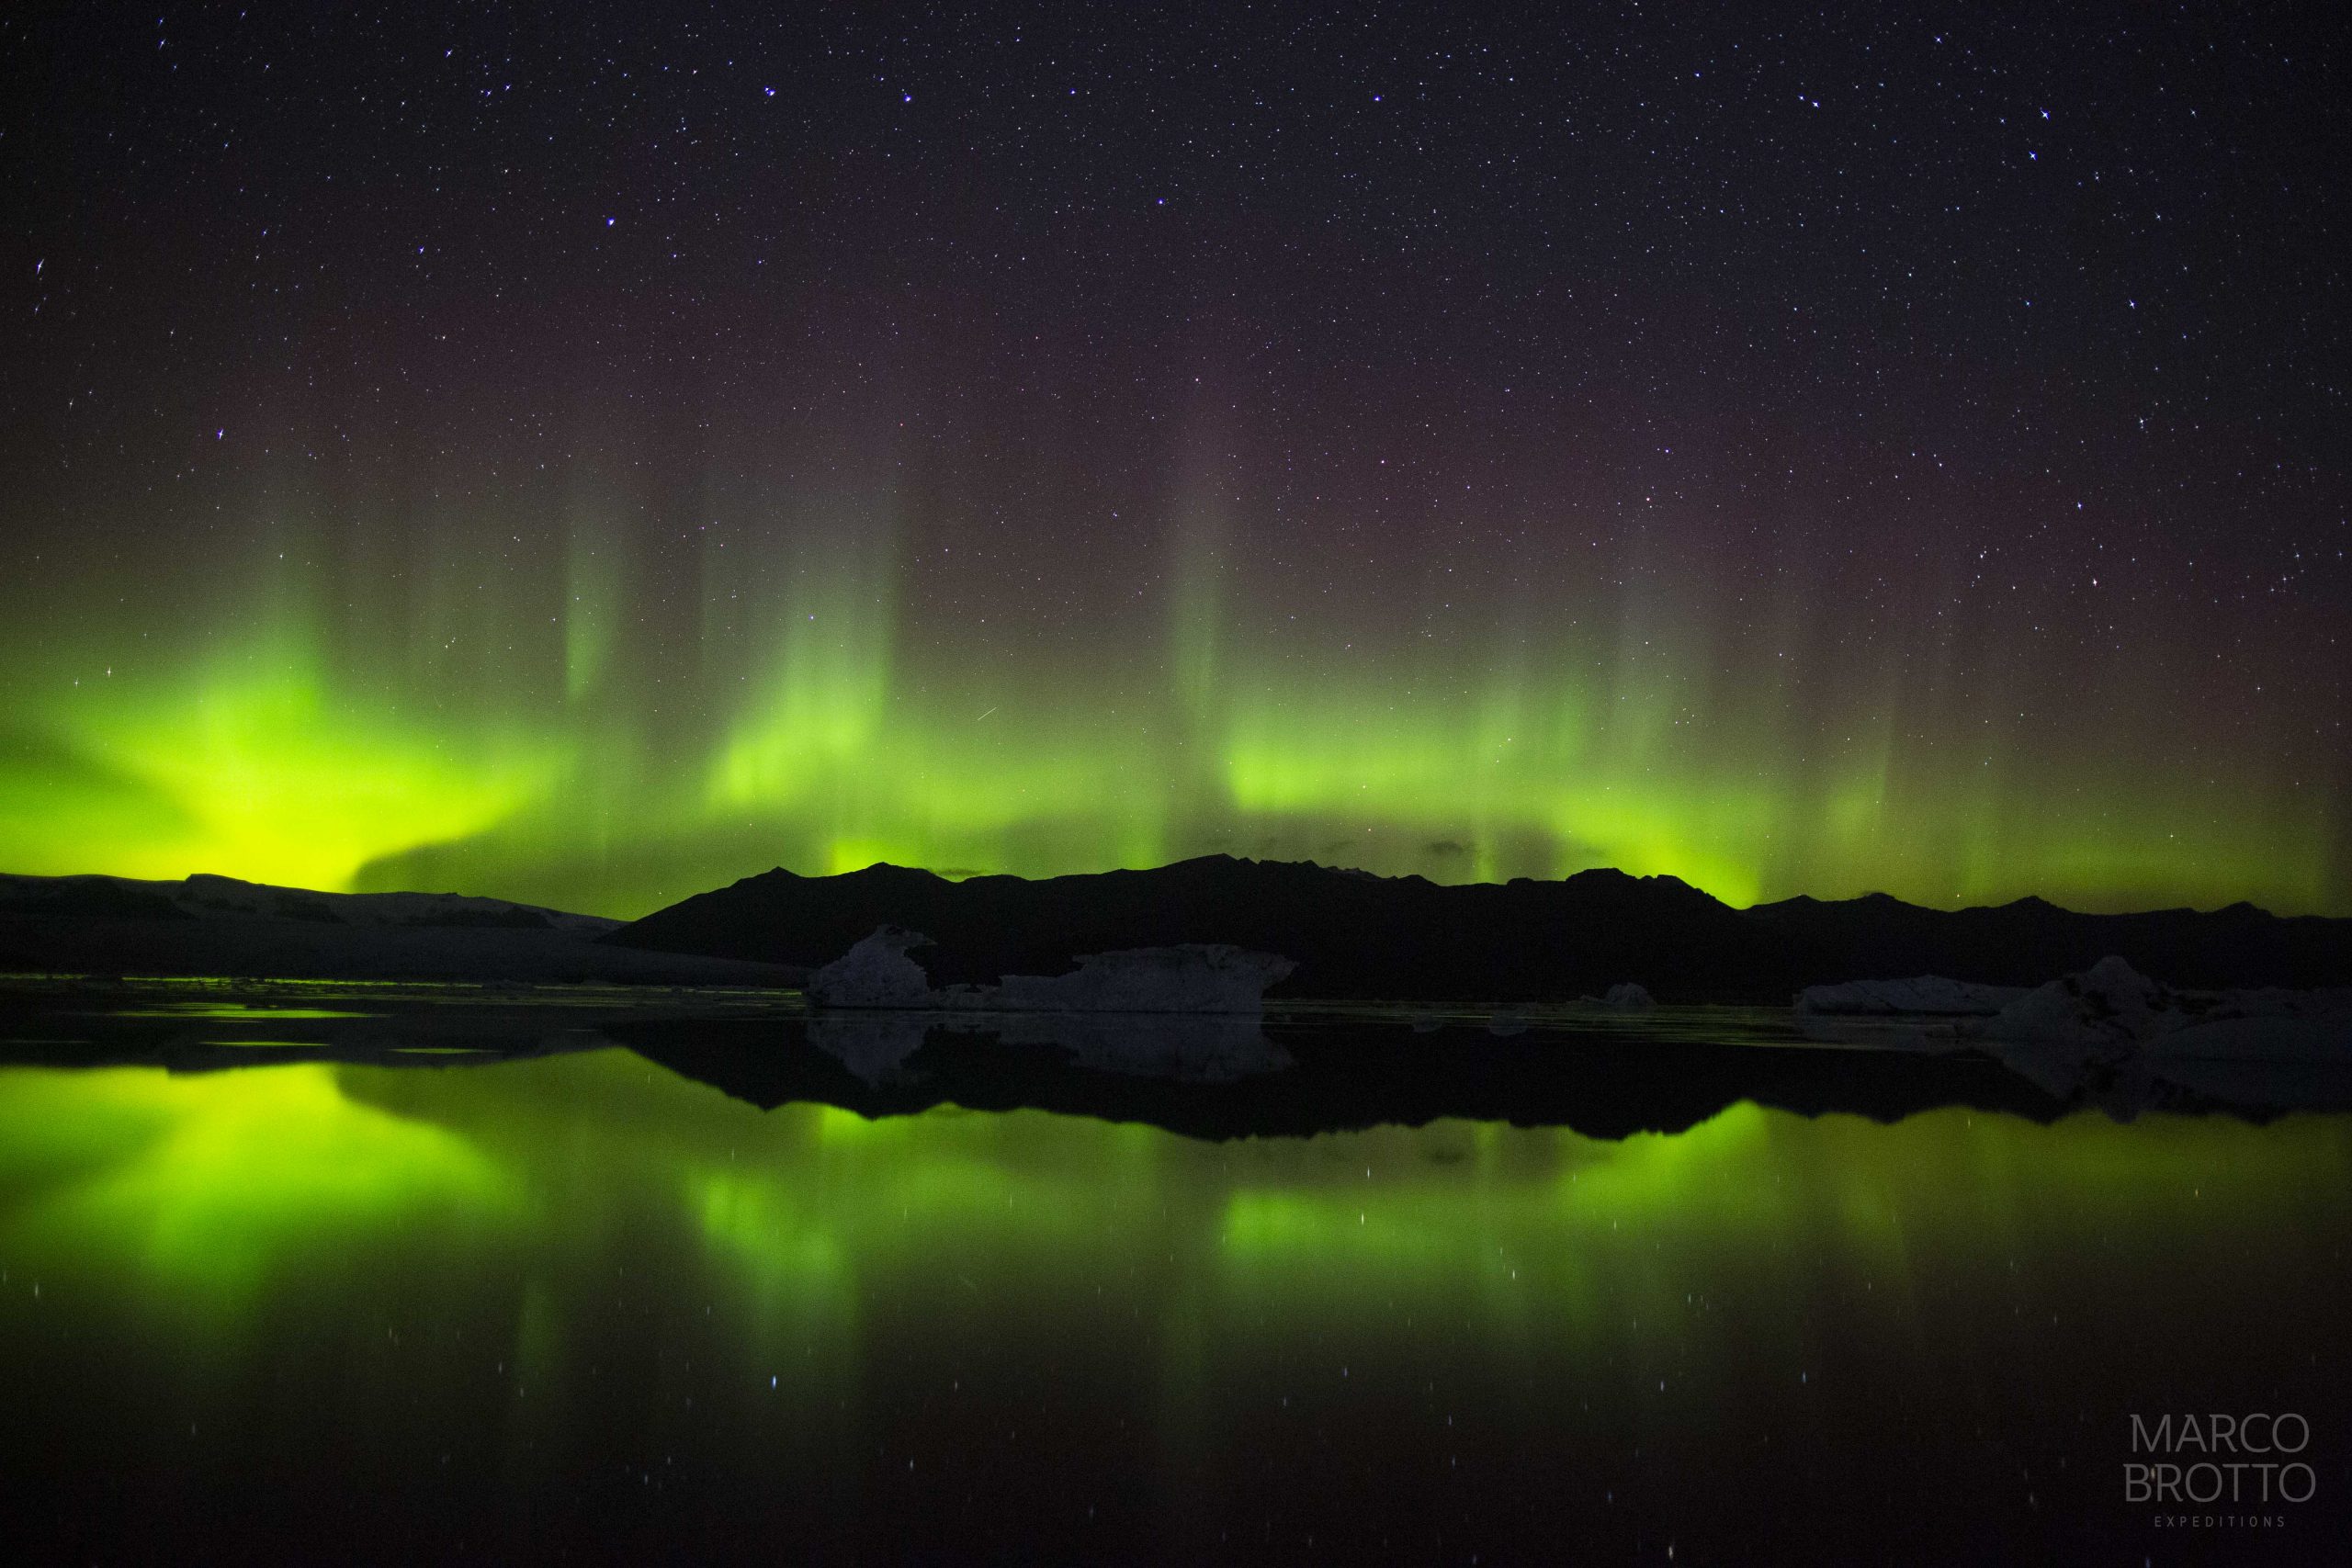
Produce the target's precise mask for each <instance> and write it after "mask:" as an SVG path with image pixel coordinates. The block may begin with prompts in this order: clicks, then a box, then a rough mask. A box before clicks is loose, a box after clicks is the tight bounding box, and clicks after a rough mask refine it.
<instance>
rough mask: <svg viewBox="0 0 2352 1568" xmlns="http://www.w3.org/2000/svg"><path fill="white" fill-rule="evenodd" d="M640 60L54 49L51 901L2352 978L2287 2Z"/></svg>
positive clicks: (2329, 147)
mask: <svg viewBox="0 0 2352 1568" xmlns="http://www.w3.org/2000/svg"><path fill="white" fill-rule="evenodd" d="M827 9H828V10H830V9H831V8H827ZM1767 9H1769V8H1767ZM643 11H644V8H642V7H632V6H594V5H583V6H576V7H567V8H565V11H564V13H563V17H562V20H561V22H560V24H559V23H558V22H557V21H555V20H553V19H549V18H541V19H539V20H536V21H535V20H532V19H530V18H528V17H523V16H499V17H492V16H488V15H483V14H472V13H464V12H457V11H450V12H447V13H446V14H445V13H441V12H440V11H439V9H438V8H435V7H413V8H407V9H406V13H404V14H402V15H400V16H396V17H376V18H363V17H343V16H331V15H327V14H325V13H324V10H323V8H308V7H303V8H270V7H259V8H253V9H250V10H248V11H245V12H240V11H239V10H237V9H235V8H223V7H209V6H204V7H166V8H164V10H163V11H162V12H161V14H160V20H158V18H157V17H155V16H148V15H142V16H141V17H128V16H116V15H112V14H107V15H103V16H102V15H97V14H94V13H93V12H92V11H91V9H90V8H59V9H57V10H55V11H54V12H36V13H35V14H33V15H30V16H14V17H10V18H8V19H6V21H5V22H0V57H4V58H5V62H6V73H7V80H8V81H9V83H10V89H9V91H8V92H6V94H5V95H0V131H4V132H5V134H0V169H5V173H6V177H7V188H8V189H9V190H10V191H11V193H12V194H11V197H10V201H9V203H8V208H7V214H8V221H7V222H6V225H5V230H4V231H0V276H5V277H6V280H7V281H6V292H5V296H0V308H4V309H5V316H0V366H5V367H6V368H5V372H0V464H4V465H5V472H6V475H7V477H8V480H9V482H8V484H7V486H6V491H5V492H0V671H5V673H6V680H5V683H0V870H6V871H12V872H28V873H51V874H54V873H70V872H90V871H105V872H113V873H118V874H130V875H141V876H179V875H184V874H188V873H191V872H199V871H209V872H219V873H225V874H233V875H240V876H246V877H251V878H254V879H256V880H263V881H272V882H281V883H289V884H296V885H301V886H315V887H321V888H327V889H334V890H344V889H361V890H366V889H383V888H394V887H415V886H425V887H431V888H436V889H437V888H452V889H456V890H459V891H464V892H469V893H484V894H494V895H497V896H500V897H510V898H518V899H526V900H530V901H534V902H539V903H548V904H554V905H558V906H561V907H566V908H579V909H583V910H590V911H594V912H599V913H607V914H615V915H625V916H626V915H636V914H640V913H644V912H646V911H648V910H650V908H655V907H657V906H659V905H661V904H662V903H664V902H667V901H670V900H673V899H675V898H677V897H684V896H685V895H687V894H690V893H693V892H695V891H699V890H701V889H703V888H706V887H708V886H714V885H717V884H720V883H724V882H726V881H729V880H731V879H733V878H735V877H738V876H741V875H746V874H752V873H755V872H758V871H762V870H764V869H766V868H767V867H769V866H771V865H775V864H783V865H786V866H789V867H792V868H794V869H796V870H799V871H803V872H829V871H837V870H845V869H851V868H854V867H857V866H862V865H864V864H865V863H869V862H871V861H875V860H882V859H887V860H891V861H896V862H899V863H913V864H922V865H927V866H931V867H933V868H935V869H940V870H943V871H947V872H950V873H956V872H969V871H1013V872H1019V873H1023V874H1052V873H1061V872H1072V871H1086V870H1099V869H1103V868H1106V867H1110V866H1122V865H1124V866H1140V865H1149V864H1156V863H1162V862H1165V861H1169V860H1172V859H1177V858H1181V857H1182V856H1186V855H1192V854H1199V853H1204V852H1218V851H1223V852H1233V853H1239V854H1250V855H1260V856H1272V857H1279V858H1312V859H1316V860H1319V861H1323V862H1326V863H1340V864H1351V865H1360V866H1363V867H1364V868H1366V869H1370V870H1374V871H1377V872H1383V873H1391V874H1397V873H1405V872H1417V873H1419V874H1425V875H1428V876H1430V877H1433V878H1437V879H1440V880H1455V881H1458V880H1465V879H1472V878H1501V877H1508V876H1512V875H1538V876H1551V875H1559V874H1566V873H1568V872H1572V871H1575V870H1577V869H1581V868H1583V867H1587V866H1593V865H1616V866H1620V867H1623V868H1624V869H1626V870H1628V871H1633V872H1636V873H1644V874H1647V873H1659V872H1665V873H1672V874H1677V875H1680V876H1682V877H1684V878H1686V879H1687V880H1689V881H1691V882H1692V883H1694V884H1696V885H1698V886H1702V887H1704V888H1706V889H1707V890H1708V891H1710V892H1712V893H1714V894H1716V895H1717V896H1719V897H1724V898H1725V899H1727V900H1729V901H1731V902H1734V903H1747V902H1749V901H1753V900H1756V899H1760V898H1774V897H1785V896H1788V895H1791V894H1794V893H1800V892H1805V893H1813V894H1815V895H1819V896H1824V897H1834V896H1847V895H1852V894H1857V893H1860V892H1864V891H1868V890H1871V889H1883V890H1884V891H1888V892H1892V893H1894V894H1896V895H1898V896H1900V897H1905V898H1909V899H1913V900H1915V901H1917V902H1921V903H1928V904H1939V905H1951V904H1955V903H1971V902H1989V901H1997V900H2001V899H2007V898H2010V897H2018V896H2020V895H2024V894H2028V893H2034V894H2040V895H2041V896H2044V897H2051V898H2053V899H2056V900H2058V901H2060V902H2063V903H2067V904H2071V905H2075V906H2076V907H2081V908H2130V907H2147V906H2151V905H2164V904H2177V903H2196V904H2199V905H2208V906H2210V905H2217V904H2222V903H2227V902H2229V901H2232V900H2233V899H2238V898H2250V899H2253V900H2255V901H2257V902H2260V903H2263V904H2265V905H2267V906H2268V907H2271V908H2276V909H2278V910H2281V911H2284V912H2303V911H2313V912H2325V913H2335V914H2347V913H2352V735H2347V731H2346V725H2345V716H2346V712H2347V711H2348V710H2352V644H2348V643H2347V639H2346V627H2347V626H2352V564H2348V563H2347V559H2346V550H2347V548H2352V521H2347V519H2352V486H2347V484H2346V452H2347V450H2352V444H2347V443H2346V440H2345V405H2344V398H2345V389H2346V386H2347V385H2352V381H2347V375H2352V365H2347V364H2346V352H2345V350H2346V343H2345V338H2344V333H2343V330H2342V326H2341V321H2342V320H2343V310H2342V307H2343V289H2344V271H2343V268H2344V264H2343V261H2342V257H2343V255H2344V254H2346V249H2345V244H2344V241H2345V235H2344V233H2343V221H2342V217H2341V211H2342V209H2341V206H2340V203H2332V202H2330V201H2329V200H2326V199H2323V197H2324V194H2325V191H2326V189H2327V186H2326V184H2325V182H2326V181H2328V180H2329V179H2330V178H2332V175H2330V170H2331V169H2332V168H2340V167H2342V166H2343V158H2342V154H2344V153H2345V152H2346V147H2345V141H2346V136H2345V131H2344V129H2343V126H2342V122H2341V117H2340V115H2338V114H2334V113H2333V111H2332V110H2331V108H2330V107H2329V105H2330V103H2331V101H2332V100H2333V98H2334V97H2335V95H2338V94H2340V92H2341V70H2342V53H2341V50H2340V48H2331V47H2329V46H2328V44H2327V41H2326V40H2327V35H2325V34H2322V35H2321V36H2320V38H2319V39H2317V40H2316V42H2315V41H2314V39H2312V37H2310V36H2309V35H2310V34H2311V33H2312V30H2313V29H2312V25H2310V24H2309V21H2308V18H2305V17H2302V16H2301V15H2300V14H2299V13H2297V12H2296V11H2295V10H2293V9H2292V8H2285V9H2280V10H2278V11H2264V12H2262V13H2260V14H2258V15H2256V16H2254V17H2238V18H2234V19H2228V20H2225V19H2222V18H2214V19H2211V20H2205V19H2199V18H2198V17H2156V16H2153V15H2143V14H2142V13H2141V12H2140V11H2139V10H2137V9H2136V8H2133V9H2119V10H2118V12H2117V13H2116V14H2115V15H2114V16H2103V15H2099V14H2098V13H2097V12H2096V11H2092V10H2085V11H2083V12H2081V13H2077V14H2072V15H2070V16H2068V17H2049V16H2046V15H2044V14H2043V13H2041V11H2038V10H2025V9H2018V10H1993V11H1983V12H1969V13H1966V14H1956V15H1954V16H1952V17H1948V18H1942V19H1936V18H1919V19H1912V18H1908V17H1894V16H1890V15H1884V14H1882V12H1881V10H1880V9H1879V8H1873V7H1855V8H1851V9H1849V10H1848V11H1845V12H1843V13H1838V14H1835V15H1830V16H1823V15H1821V14H1818V13H1806V14H1804V17H1803V18H1802V19H1799V18H1798V17H1797V14H1795V13H1791V14H1790V16H1789V17H1787V18H1785V19H1776V18H1774V17H1770V16H1768V15H1766V14H1765V12H1764V11H1751V10H1750V9H1749V8H1745V7H1743V8H1741V9H1740V11H1739V12H1738V13H1737V14H1736V15H1731V14H1727V15H1724V16H1721V17H1713V18H1711V19H1702V18H1699V17H1657V18H1649V17H1639V16H1634V17H1612V18H1593V19H1589V20H1588V21H1579V22H1574V23H1564V22H1562V21H1561V20H1559V19H1558V18H1539V20H1538V22H1537V23H1536V24H1534V25H1530V24H1529V22H1528V20H1527V18H1519V19H1517V20H1516V21H1512V20H1508V19H1504V18H1499V17H1494V16H1491V15H1487V14H1482V13H1480V12H1478V11H1476V10H1475V9H1460V8H1443V13H1442V14H1441V15H1435V16H1430V17H1423V18H1418V19H1416V18H1397V17H1372V16H1370V15H1369V14H1367V15H1366V17H1363V18H1358V19H1351V20H1338V21H1332V20H1327V19H1317V18H1313V17H1307V16H1306V14H1304V13H1291V12H1287V11H1285V10H1284V9H1283V8H1280V7H1276V8H1272V9H1270V10H1266V11H1261V12H1255V13H1250V14H1248V15H1243V14H1240V13H1230V14H1229V13H1227V12H1226V11H1224V10H1222V9H1220V8H1216V7H1204V8H1197V9H1187V10H1185V11H1182V12H1181V13H1154V14H1152V15H1150V16H1148V17H1147V16H1140V15H1136V16H1128V15H1125V14H1124V13H1123V14H1120V15H1116V16H1114V15H1108V14H1106V15H1103V16H1098V17H1091V18H1090V19H1082V20H1071V19H1069V18H1067V17H1055V16H1052V15H1049V14H1046V13H1035V14H1031V13H1027V12H1024V11H1023V10H1021V9H1019V8H1013V9H1009V10H1000V11H991V12H990V13H989V14H987V15H984V16H971V17H965V16H960V15H955V14H949V13H944V12H926V13H924V14H923V15H922V17H920V18H917V19H911V20H910V19H892V18H885V17H881V16H879V15H876V16H871V17H868V16H858V15H852V14H848V13H834V14H829V15H825V16H821V17H778V16H775V15H771V14H769V8H757V7H732V6H676V7H664V8H662V15H661V16H660V17H653V16H650V15H645V14H642V13H643ZM2217 61H2218V62H2219V63H2218V64H2217V63H2216V62H2217Z"/></svg>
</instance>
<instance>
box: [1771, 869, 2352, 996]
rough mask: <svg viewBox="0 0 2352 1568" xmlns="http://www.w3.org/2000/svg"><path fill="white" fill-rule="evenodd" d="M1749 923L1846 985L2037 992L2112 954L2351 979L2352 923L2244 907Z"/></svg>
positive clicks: (2203, 970)
mask: <svg viewBox="0 0 2352 1568" xmlns="http://www.w3.org/2000/svg"><path fill="white" fill-rule="evenodd" d="M1747 918H1748V919H1751V920H1753V921H1755V922H1757V923H1758V924H1759V925H1761V926H1764V927H1766V928H1768V929H1770V930H1772V931H1779V932H1781V933H1782V934H1783V935H1784V936H1786V937H1787V938H1788V940H1789V942H1790V944H1791V947H1792V950H1793V951H1801V952H1807V953H1818V954H1821V955H1823V956H1824V957H1826V958H1827V959H1830V960H1832V961H1834V962H1835V963H1836V964H1838V965H1840V966H1841V973H1840V975H1839V976H1838V978H1845V979H1884V978H1890V977H1894V976H1907V975H1946V976H1951V978H1953V979H1956V980H1978V981H1983V982H1985V983H1986V984H1988V985H1999V986H2038V985H2040V984H2041V982H2043V981H2044V980H2048V979H2050V978H2052V977H2053V976H2058V975H2064V974H2068V973H2071V972H2073V971H2076V970H2081V969H2087V968H2089V967H2090V966H2091V965H2092V964H2096V963H2098V961H2099V960H2100V959H2101V958H2104V957H2106V956H2107V955H2108V954H2109V953H2118V954H2120V955H2121V956H2122V957H2123V958H2124V960H2125V961H2126V962H2128V963H2129V964H2131V967H2133V968H2134V969H2137V970H2139V971H2140V973H2142V974H2143V975H2150V976H2155V977H2156V978H2158V979H2161V980H2163V981H2165V983H2166V984H2168V985H2173V986H2180V987H2189V988H2192V989H2221V988H2223V987H2233V986H2295V987H2312V986H2341V985H2346V984H2352V920H2343V919H2322V918H2320V917H2318V916H2314V915H2301V916H2293V917H2288V918H2283V919H2282V918H2281V917H2279V916H2277V915H2273V914H2271V913H2270V912H2269V911H2267V910H2266V909H2258V908H2255V906H2253V905H2252V904H2244V903H2240V904H2232V905H2230V906H2229V907H2228V908H2222V909H2214V910H2211V911H2205V912H2200V911H2199V910H2196V909H2150V910H2145V911H2143V912H2140V913H2135V914H2126V915H2086V914H2082V913H2079V912H2077V911H2075V910H2073V909H2062V908H2059V907H2058V906H2057V905H2055V904H2052V903H2049V902H2047V901H2045V900H2043V899H2041V898H2020V899H2018V900H2017V901H2016V902H2015V903H2012V904H1999V905H1993V906H1989V907H1979V908H1969V909H1923V908H1920V907H1919V906H1917V905H1916V904H1905V903H1904V902H1903V901H1902V900H1901V899H1899V898H1891V897H1887V896H1886V895H1885V894H1883V893H1872V894H1870V895H1868V896H1866V897H1860V898H1846V899H1839V900H1836V901H1828V902H1825V901H1823V900H1821V899H1817V898H1803V897H1800V898H1790V899H1785V900H1783V901H1782V902H1781V903H1778V904H1758V905H1757V906H1756V907H1755V908H1751V909H1749V910H1747ZM1825 977H1826V976H1825Z"/></svg>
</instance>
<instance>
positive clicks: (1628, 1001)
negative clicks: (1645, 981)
mask: <svg viewBox="0 0 2352 1568" xmlns="http://www.w3.org/2000/svg"><path fill="white" fill-rule="evenodd" d="M1600 1001H1601V1005H1602V1006H1604V1007H1612V1008H1623V1009H1625V1010H1628V1011H1639V1010H1642V1009H1644V1008H1654V1007H1656V1006H1657V998H1656V997H1653V996H1651V995H1650V994H1649V991H1648V989H1647V988H1646V987H1642V986H1638V985H1635V984H1634V982H1633V981H1631V980H1624V981H1621V982H1619V983H1618V984H1616V985H1614V986H1611V987H1609V989H1608V990H1607V991H1606V992H1604V993H1603V994H1602V995H1601V998H1600Z"/></svg>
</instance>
